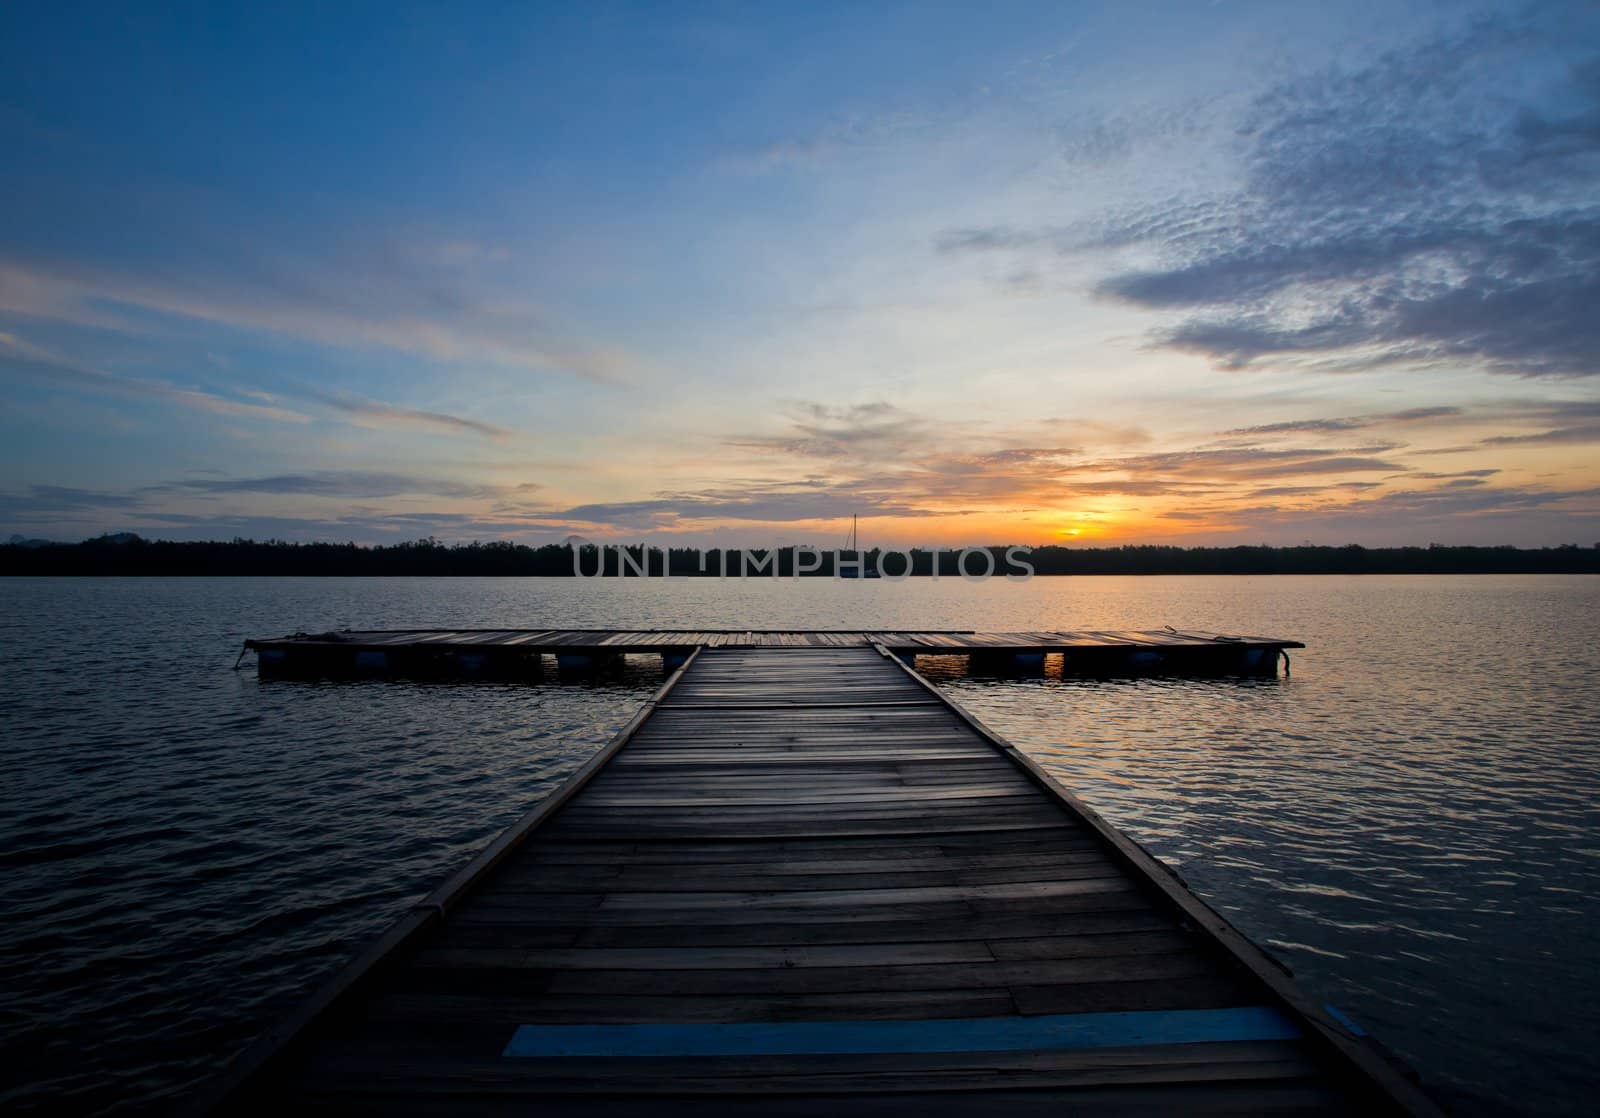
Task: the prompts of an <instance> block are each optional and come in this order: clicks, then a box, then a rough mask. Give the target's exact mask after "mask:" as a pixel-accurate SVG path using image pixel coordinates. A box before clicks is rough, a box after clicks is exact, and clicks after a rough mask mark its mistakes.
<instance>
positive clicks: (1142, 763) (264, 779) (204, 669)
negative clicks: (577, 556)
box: [0, 576, 1600, 1114]
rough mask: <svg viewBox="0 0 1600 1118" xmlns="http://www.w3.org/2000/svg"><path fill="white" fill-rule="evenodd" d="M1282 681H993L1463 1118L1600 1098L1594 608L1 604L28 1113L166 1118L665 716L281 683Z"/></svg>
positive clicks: (196, 585)
mask: <svg viewBox="0 0 1600 1118" xmlns="http://www.w3.org/2000/svg"><path fill="white" fill-rule="evenodd" d="M1166 624H1171V625H1174V626H1177V627H1180V628H1182V627H1193V628H1208V629H1219V630H1223V631H1233V632H1249V633H1254V634H1266V635H1274V636H1285V637H1293V638H1298V639H1301V640H1304V641H1305V642H1306V643H1307V644H1308V645H1309V646H1310V647H1309V648H1307V649H1306V650H1305V651H1304V652H1301V653H1297V654H1296V655H1295V660H1294V668H1293V677H1292V678H1290V679H1279V680H1249V681H1217V680H1144V681H1075V680H1070V679H1068V680H1063V679H1060V678H1050V677H1049V676H1048V675H1047V676H1046V677H1044V678H1037V679H1007V680H994V679H981V678H968V677H965V676H963V675H961V674H960V673H958V672H951V671H948V670H947V669H946V668H944V667H942V666H938V665H932V666H929V667H928V669H927V670H928V671H929V673H930V674H934V675H937V676H938V678H939V682H940V684H941V686H943V687H945V688H947V689H948V690H949V692H950V693H951V694H952V695H953V696H954V697H955V698H957V699H958V700H959V701H961V702H963V703H965V704H967V705H968V706H969V707H971V708H972V709H974V710H975V711H976V712H977V713H978V714H979V715H980V716H981V717H983V718H984V719H985V720H986V721H988V722H989V723H990V724H991V725H992V726H994V727H995V728H996V729H998V730H999V731H1001V732H1002V733H1004V734H1006V735H1007V736H1008V737H1010V738H1011V739H1012V740H1014V741H1016V742H1017V743H1018V744H1020V745H1022V746H1024V747H1026V748H1027V749H1029V750H1030V751H1031V752H1032V753H1033V754H1034V755H1035V756H1036V757H1038V758H1039V759H1040V760H1041V761H1042V762H1043V763H1044V764H1045V765H1046V766H1048V767H1049V768H1050V769H1051V770H1052V771H1054V772H1055V773H1056V774H1057V775H1059V776H1060V777H1062V778H1063V779H1064V780H1065V781H1066V782H1067V783H1068V784H1069V785H1070V786H1072V787H1074V788H1075V789H1077V790H1078V791H1080V792H1081V794H1082V795H1083V796H1084V797H1085V798H1086V799H1087V800H1088V801H1089V802H1090V803H1091V804H1093V805H1095V806H1096V807H1098V808H1100V809H1101V810H1102V811H1103V812H1104V813H1105V814H1106V815H1108V816H1109V817H1110V818H1111V819H1112V820H1113V821H1114V822H1116V823H1118V824H1119V825H1121V826H1122V827H1124V828H1125V829H1126V830H1127V831H1129V832H1130V833H1131V834H1133V835H1134V836H1135V837H1137V838H1138V839H1140V840H1141V841H1142V842H1144V843H1145V844H1146V845H1147V846H1148V847H1149V848H1150V849H1151V850H1152V851H1153V852H1154V853H1155V854H1157V855H1158V856H1159V857H1161V858H1163V859H1164V860H1165V861H1167V862H1168V863H1169V864H1171V865H1173V866H1175V867H1176V868H1178V869H1179V871H1180V872H1181V873H1182V874H1183V875H1184V877H1185V878H1186V879H1187V880H1188V881H1189V883H1190V884H1191V885H1192V886H1193V887H1194V888H1195V889H1196V890H1197V891H1198V892H1200V893H1201V894H1202V895H1204V896H1205V897H1206V898H1207V899H1208V900H1210V901H1211V903H1212V904H1214V905H1215V906H1217V907H1218V908H1219V909H1221V910H1222V911H1224V912H1225V913H1227V914H1228V916H1229V917H1230V918H1231V919H1232V920H1234V921H1235V922H1236V923H1237V924H1238V925H1240V926H1241V927H1242V928H1243V929H1244V931H1246V932H1247V933H1248V934H1249V935H1251V936H1252V937H1254V938H1255V939H1256V940H1257V942H1259V943H1262V944H1263V945H1265V946H1267V947H1268V948H1269V949H1270V950H1272V951H1273V952H1274V953H1275V954H1276V955H1278V956H1279V957H1280V958H1281V959H1282V960H1284V961H1285V962H1286V963H1288V964H1289V965H1290V966H1292V967H1293V968H1294V970H1295V971H1296V973H1297V974H1298V975H1299V976H1300V979H1301V981H1302V983H1303V984H1304V985H1306V986H1307V987H1309V988H1310V989H1311V990H1312V991H1313V992H1315V993H1316V994H1318V995H1319V996H1321V997H1323V998H1325V999H1326V1000H1329V1001H1332V1002H1334V1003H1336V1004H1337V1005H1338V1006H1340V1007H1341V1008H1342V1009H1344V1010H1345V1011H1346V1012H1348V1013H1350V1014H1352V1015H1353V1016H1355V1017H1356V1018H1357V1019H1358V1020H1360V1021H1361V1022H1363V1023H1364V1024H1366V1025H1367V1026H1368V1028H1370V1029H1371V1030H1372V1031H1374V1032H1375V1033H1377V1034H1378V1035H1379V1036H1380V1037H1381V1038H1382V1039H1383V1040H1384V1041H1385V1042H1386V1043H1388V1044H1389V1045H1390V1046H1391V1047H1392V1048H1394V1049H1396V1050H1397V1051H1398V1052H1400V1053H1401V1054H1402V1055H1403V1056H1405V1057H1406V1058H1407V1059H1408V1060H1409V1061H1410V1062H1411V1063H1412V1064H1413V1065H1414V1066H1415V1067H1416V1068H1417V1069H1418V1070H1419V1071H1420V1072H1421V1073H1422V1076H1423V1078H1424V1081H1425V1082H1426V1083H1427V1084H1428V1085H1429V1086H1430V1087H1431V1088H1433V1089H1434V1091H1435V1092H1436V1093H1437V1094H1438V1095H1439V1096H1440V1097H1441V1098H1442V1100H1443V1101H1444V1102H1445V1103H1446V1104H1447V1105H1448V1106H1450V1107H1451V1108H1453V1109H1455V1110H1458V1111H1460V1112H1462V1113H1469V1114H1473V1113H1482V1114H1489V1113H1504V1112H1507V1111H1511V1112H1520V1113H1530V1114H1531V1113H1551V1114H1556V1113H1571V1114H1577V1113H1580V1112H1582V1113H1588V1112H1591V1111H1592V1103H1593V1090H1594V1088H1595V1086H1596V1085H1597V1083H1600V1046H1596V1044H1595V1040H1596V1037H1597V1036H1600V963H1597V960H1600V717H1597V714H1600V712H1597V710H1596V706H1597V703H1596V699H1597V694H1600V688H1597V683H1596V681H1597V680H1600V651H1597V649H1600V578H1592V577H1584V576H1575V577H1548V578H1543V577H1490V576H1477V577H1460V578H1403V577H1394V578H1389V577H1367V578H1341V577H1303V578H1302V577H1277V578H1265V577H1264V578H1242V577H1234V578H1226V577H1219V578H1193V577H1191V578H1076V579H1037V580H1035V581H1033V582H1031V583H1027V584H1008V583H1004V582H1000V581H994V582H989V583H985V584H981V585H972V584H967V583H962V582H958V581H954V580H941V581H940V582H939V583H931V582H928V581H927V580H917V581H908V582H904V583H889V582H850V583H835V582H832V581H823V580H815V581H807V582H804V583H798V584H797V583H791V582H783V583H777V584H767V583H755V582H752V583H743V584H741V583H720V582H715V581H699V582H689V583H672V584H666V583H662V582H659V581H650V582H645V581H630V582H614V581H613V582H605V583H601V582H581V583H580V582H574V581H570V580H541V579H485V580H469V579H462V580H451V579H436V580H421V579H418V580H404V579H402V580H379V579H326V580H323V579H296V580H288V579H285V580H277V579H185V580H180V579H170V580H168V579H148V580H133V579H84V580H33V579H12V580H0V728H3V730H0V742H3V744H0V773H3V779H4V788H5V795H4V797H3V799H0V864H3V873H0V914H3V917H4V920H3V924H0V1045H3V1050H0V1077H3V1078H0V1108H4V1109H7V1110H18V1109H30V1108H41V1109H42V1108H52V1109H70V1110H74V1111H110V1110H131V1111H139V1110H142V1111H156V1112H159V1111H161V1110H164V1109H166V1108H168V1107H170V1106H171V1105H172V1104H173V1103H174V1101H175V1100H177V1099H179V1098H181V1097H182V1095H183V1094H184V1092H185V1091H187V1090H189V1089H191V1088H192V1087H193V1086H194V1085H195V1084H196V1083H197V1082H198V1081H200V1080H201V1079H203V1078H204V1077H205V1076H206V1075H207V1074H209V1073H210V1072H212V1071H213V1070H214V1069H215V1068H217V1067H218V1066H219V1064H220V1063H221V1062H222V1061H224V1060H225V1059H226V1058H227V1056H228V1055H229V1054H231V1052H233V1051H234V1050H236V1049H237V1048H238V1047H240V1046H241V1045H243V1044H245V1043H246V1042H248V1040H249V1039H250V1038H251V1037H252V1036H253V1035H254V1034H255V1033H256V1032H258V1031H259V1030H260V1029H262V1028H263V1027H264V1026H265V1025H266V1024H267V1023H269V1022H270V1021H271V1020H272V1019H273V1018H274V1017H275V1016H276V1015H277V1014H279V1013H281V1012H282V1011H284V1010H285V1009H286V1008H288V1007H289V1006H291V1005H292V1004H293V1003H294V1002H295V1000H296V999H297V998H298V997H300V996H301V995H302V994H303V993H304V992H305V991H306V990H307V989H308V988H309V987H310V986H312V985H314V984H315V983H316V982H317V981H318V980H319V979H320V978H322V977H323V976H325V975H326V974H327V973H328V972H329V971H330V970H332V969H334V968H335V967H336V966H337V965H338V964H339V963H340V962H341V961H342V960H343V959H344V958H346V957H347V956H348V955H349V954H351V953H352V952H353V950H354V949H355V948H356V946H357V945H358V944H359V943H360V942H361V941H362V940H363V939H365V938H367V937H369V936H371V935H373V934H374V933H375V932H377V931H378V930H380V929H381V928H382V927H384V926H385V925H386V924H387V923H389V922H390V921H391V920H393V919H394V918H395V916H396V915H397V914H398V913H400V912H401V911H402V910H403V909H404V908H405V907H406V906H407V905H408V903H410V901H412V900H413V899H414V898H416V897H417V896H419V895H420V894H422V893H424V892H426V891H427V890H428V889H429V888H430V887H431V886H432V885H433V884H434V883H435V882H436V881H437V880H438V879H439V878H441V877H442V876H443V875H444V874H445V873H446V872H448V871H449V870H451V869H453V868H455V867H456V866H457V865H459V864H460V863H461V862H463V861H465V860H466V859H467V858H468V857H469V856H470V854H471V853H472V852H473V851H474V850H475V849H476V848H477V847H478V846H479V845H481V844H482V843H483V842H484V841H486V840H487V839H488V838H489V837H490V836H491V835H493V834H494V833H495V832H496V831H498V830H499V829H500V828H502V827H504V826H505V825H506V824H507V823H508V822H510V821H511V820H512V819H513V818H514V817H515V816H517V815H518V814H520V813H521V812H522V811H524V810H525V809H526V808H527V807H528V806H529V805H530V804H531V803H533V802H535V801H536V800H537V799H538V798H539V797H540V796H541V795H543V794H544V793H545V792H547V791H548V790H549V789H550V788H551V787H553V786H554V785H555V784H557V783H558V782H559V781H560V780H561V779H562V778H563V777H564V776H565V775H566V774H567V773H568V772H570V771H571V770H572V769H573V768H574V767H575V766H576V765H578V764H579V763H581V761H582V760H583V759H584V758H585V757H587V756H588V755H589V754H590V753H591V752H592V751H593V750H594V749H596V748H598V747H599V746H600V745H601V744H602V743H603V742H604V741H605V740H606V738H608V737H609V736H610V735H611V734H612V733H613V732H614V731H615V730H616V729H617V728H618V727H619V726H621V725H622V723H623V722H625V721H626V720H627V719H628V718H629V716H630V715H631V714H632V713H633V711H634V710H635V709H636V708H637V706H638V704H639V702H640V701H641V700H642V699H643V698H644V697H645V696H646V695H647V694H648V693H649V692H650V691H651V690H652V689H653V688H654V687H655V686H656V685H657V684H658V683H659V681H660V671H659V667H658V666H655V665H651V664H648V663H646V662H644V661H642V660H641V661H638V662H635V663H632V664H631V666H630V668H629V670H628V671H627V673H626V674H625V675H624V676H623V677H622V678H621V679H620V680H617V681H613V682H609V683H605V684H589V685H574V684H562V683H557V682H548V683H541V684H533V685H499V684H430V685H419V684H407V683H379V682H363V683H354V684H329V683H323V684H307V683H290V682H267V683H263V682H259V681H258V680H257V679H256V678H255V675H254V672H253V671H245V672H239V673H235V672H233V671H231V670H230V668H231V666H232V664H233V661H234V657H235V655H236V653H237V651H238V648H239V642H240V640H241V639H242V638H243V637H245V636H247V635H249V636H270V635H278V634H281V633H286V632H291V631H294V630H298V629H305V630H322V629H329V628H339V627H345V626H349V627H362V628H396V627H407V626H441V627H444V626H449V627H455V626H481V627H500V626H517V627H520V626H530V627H532V626H537V627H543V626H572V627H585V626H606V625H619V626H623V625H626V626H640V627H646V626H649V627H655V626H663V627H665V626H685V627H701V626H704V627H741V628H743V627H754V628H762V627H767V628H776V627H785V626H791V627H796V628H801V627H803V628H820V627H839V628H846V627H858V626H866V627H884V628H908V627H919V626H921V627H927V628H979V629H982V628H997V629H1005V628H1028V629H1038V628H1156V627H1160V626H1162V625H1166Z"/></svg>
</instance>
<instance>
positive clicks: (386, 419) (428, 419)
mask: <svg viewBox="0 0 1600 1118" xmlns="http://www.w3.org/2000/svg"><path fill="white" fill-rule="evenodd" d="M287 394H289V395H294V396H297V397H300V398H302V399H306V400H312V401H315V402H316V403H319V404H321V405H323V406H324V407H328V408H332V409H333V410H334V411H337V412H341V413H343V414H345V415H348V416H351V417H353V418H354V420H355V421H356V422H357V423H363V424H369V425H372V426H394V425H398V426H402V427H421V428H426V429H429V430H434V431H442V432H444V433H445V434H450V435H460V434H469V435H483V436H484V437H486V438H490V439H507V438H510V437H512V435H513V434H514V433H515V432H513V431H511V430H510V429H508V428H505V427H500V426H497V425H495V424H493V423H485V422H483V421H481V420H477V419H464V418H462V417H461V416H459V415H449V414H447V413H445V412H436V411H422V410H420V409H418V408H403V407H400V406H399V405H396V404H386V403H384V402H382V401H381V400H369V399H365V398H364V397H360V396H350V395H345V394H342V393H334V392H321V391H318V390H316V389H313V388H303V387H302V388H292V389H289V390H287Z"/></svg>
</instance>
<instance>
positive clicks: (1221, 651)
mask: <svg viewBox="0 0 1600 1118" xmlns="http://www.w3.org/2000/svg"><path fill="white" fill-rule="evenodd" d="M880 647H881V648H887V649H888V650H889V651H890V652H893V653H894V654H895V655H896V656H899V657H900V658H901V659H902V660H904V661H906V662H907V663H911V664H914V662H915V659H916V658H917V657H919V656H964V657H966V658H967V659H968V660H969V662H970V663H971V665H972V667H973V668H974V669H975V670H996V671H1007V670H1019V671H1026V670H1040V669H1042V668H1043V666H1044V662H1045V657H1046V656H1059V657H1060V658H1061V666H1062V671H1063V672H1064V673H1066V674H1069V675H1127V674H1140V673H1150V672H1157V673H1161V674H1167V675H1170V674H1201V675H1203V674H1211V675H1239V674H1249V675H1273V674H1276V672H1277V670H1278V661H1279V660H1280V659H1282V658H1283V657H1284V656H1285V655H1286V652H1285V650H1286V649H1290V648H1304V647H1305V646H1304V645H1302V644H1301V643H1300V642H1299V641H1291V640H1282V639H1279V638H1276V637H1246V636H1232V635H1228V634H1223V633H1201V632H1180V631H1179V630H1176V629H1158V630H1151V631H1143V632H1123V631H1116V632H1059V631H1050V632H1027V633H977V632H970V631H962V630H921V631H915V632H887V631H874V630H766V629H699V630H674V629H631V630H630V629H398V630H350V629H344V630H340V631H338V632H331V633H315V634H312V633H296V634H294V635H293V636H289V637H281V638H278V639H276V640H249V641H246V642H245V651H246V652H250V651H253V652H255V653H256V657H257V661H256V662H257V664H258V665H259V669H258V670H259V672H260V674H261V675H263V676H269V677H270V676H282V677H291V678H293V677H298V678H316V677H324V676H352V675H355V676H359V675H379V676H381V675H393V676H408V677H415V678H429V677H440V676H444V677H450V676H473V675H482V676H491V677H498V678H518V677H527V676H538V675H540V674H541V673H542V672H543V671H544V670H545V668H546V661H547V660H549V661H552V662H553V663H554V664H555V665H556V666H557V667H558V668H561V669H565V670H595V669H603V668H606V667H611V666H616V665H618V664H620V663H621V661H622V659H623V658H624V657H625V656H629V655H655V654H659V655H660V656H661V658H662V662H663V664H664V665H665V666H666V668H667V669H668V670H671V669H674V668H676V667H678V666H679V665H680V664H682V663H683V662H684V661H685V660H686V659H687V658H688V657H689V654H690V653H692V652H693V651H694V650H695V649H697V648H706V649H716V650H734V649H838V648H880Z"/></svg>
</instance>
